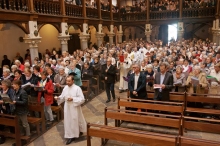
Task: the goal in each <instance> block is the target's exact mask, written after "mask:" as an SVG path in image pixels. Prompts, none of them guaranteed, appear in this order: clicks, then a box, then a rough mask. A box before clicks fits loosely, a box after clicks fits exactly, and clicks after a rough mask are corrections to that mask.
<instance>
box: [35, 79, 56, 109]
mask: <svg viewBox="0 0 220 146" xmlns="http://www.w3.org/2000/svg"><path fill="white" fill-rule="evenodd" d="M47 80H49V81H47V83H46V85H45V87H44V89H45V90H47V92H44V99H45V103H44V104H45V105H46V106H48V105H51V104H53V92H54V86H53V82H52V81H51V80H50V79H47ZM39 84H40V83H39V82H38V85H39ZM41 95H42V92H41V91H39V92H38V102H39V103H41Z"/></svg>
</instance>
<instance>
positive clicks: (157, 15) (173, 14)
mask: <svg viewBox="0 0 220 146" xmlns="http://www.w3.org/2000/svg"><path fill="white" fill-rule="evenodd" d="M174 18H179V11H152V12H150V19H174Z"/></svg>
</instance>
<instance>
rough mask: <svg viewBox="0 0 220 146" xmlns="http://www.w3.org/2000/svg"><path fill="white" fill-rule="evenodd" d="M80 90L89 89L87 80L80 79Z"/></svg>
mask: <svg viewBox="0 0 220 146" xmlns="http://www.w3.org/2000/svg"><path fill="white" fill-rule="evenodd" d="M82 90H83V91H89V80H82Z"/></svg>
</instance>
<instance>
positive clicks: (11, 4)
mask: <svg viewBox="0 0 220 146" xmlns="http://www.w3.org/2000/svg"><path fill="white" fill-rule="evenodd" d="M0 9H4V10H10V11H23V12H26V11H28V0H0Z"/></svg>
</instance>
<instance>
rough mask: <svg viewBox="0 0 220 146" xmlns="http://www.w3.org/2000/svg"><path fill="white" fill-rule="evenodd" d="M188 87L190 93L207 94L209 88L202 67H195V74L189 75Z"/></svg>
mask: <svg viewBox="0 0 220 146" xmlns="http://www.w3.org/2000/svg"><path fill="white" fill-rule="evenodd" d="M186 86H187V87H188V93H197V94H205V88H206V87H207V86H208V82H207V80H206V75H205V73H202V72H201V70H200V66H194V67H193V72H192V73H190V74H189V76H188V78H187V81H186Z"/></svg>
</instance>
